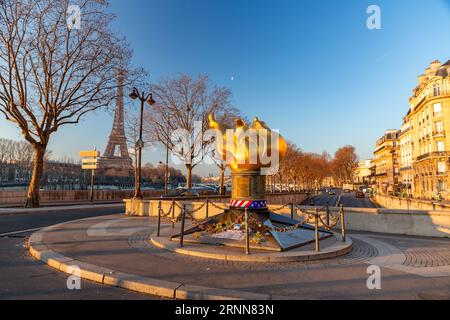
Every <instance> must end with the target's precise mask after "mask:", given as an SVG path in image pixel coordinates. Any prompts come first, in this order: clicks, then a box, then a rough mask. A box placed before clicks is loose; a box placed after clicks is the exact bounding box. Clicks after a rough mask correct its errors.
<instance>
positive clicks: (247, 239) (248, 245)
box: [245, 208, 250, 255]
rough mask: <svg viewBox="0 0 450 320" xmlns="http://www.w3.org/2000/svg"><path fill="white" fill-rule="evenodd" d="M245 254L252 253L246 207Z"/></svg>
mask: <svg viewBox="0 0 450 320" xmlns="http://www.w3.org/2000/svg"><path fill="white" fill-rule="evenodd" d="M245 254H247V255H249V254H250V230H249V226H248V209H247V208H246V209H245Z"/></svg>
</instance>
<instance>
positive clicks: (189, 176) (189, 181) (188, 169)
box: [186, 164, 192, 191]
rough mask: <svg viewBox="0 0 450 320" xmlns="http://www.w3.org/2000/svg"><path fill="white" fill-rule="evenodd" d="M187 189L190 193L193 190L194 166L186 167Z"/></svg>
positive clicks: (188, 165)
mask: <svg viewBox="0 0 450 320" xmlns="http://www.w3.org/2000/svg"><path fill="white" fill-rule="evenodd" d="M186 189H188V191H190V190H191V189H192V165H190V164H187V165H186Z"/></svg>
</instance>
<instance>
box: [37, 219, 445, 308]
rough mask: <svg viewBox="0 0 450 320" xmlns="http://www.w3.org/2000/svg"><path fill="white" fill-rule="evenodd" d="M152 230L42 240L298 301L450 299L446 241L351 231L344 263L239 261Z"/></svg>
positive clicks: (107, 228) (138, 226)
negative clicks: (205, 254)
mask: <svg viewBox="0 0 450 320" xmlns="http://www.w3.org/2000/svg"><path fill="white" fill-rule="evenodd" d="M155 224H156V220H155V219H152V218H129V217H124V216H122V215H114V216H107V217H98V218H91V219H86V220H80V221H74V222H71V223H68V224H65V225H63V226H61V227H59V228H56V229H54V230H52V231H51V232H49V233H46V234H45V236H44V239H43V240H44V243H45V245H46V246H48V247H49V248H50V249H52V250H54V251H56V252H59V253H61V254H63V255H65V256H67V257H71V258H74V259H77V260H80V261H82V262H86V263H91V264H94V265H98V266H101V267H106V268H111V269H113V270H118V271H121V272H126V273H131V274H136V275H141V276H147V277H152V278H157V279H161V280H168V281H176V282H181V283H184V284H192V285H199V286H207V287H214V288H223V289H234V290H241V291H248V292H256V293H265V294H271V295H272V296H274V297H276V296H284V297H292V298H296V299H450V261H449V258H450V240H448V239H430V238H421V237H406V236H392V235H381V234H371V233H350V237H351V238H352V240H353V244H354V246H353V251H352V252H351V253H350V254H348V255H346V256H343V257H339V258H334V259H331V260H325V261H316V262H295V263H286V262H285V263H270V264H268V263H243V262H229V261H220V260H208V259H201V258H193V257H189V256H183V255H178V254H175V253H172V252H168V251H164V250H161V249H157V248H155V247H154V246H152V245H151V244H150V243H149V241H148V239H149V238H150V235H151V234H152V233H154V231H155ZM177 230H178V229H177ZM188 245H189V244H187V245H186V246H188ZM374 264H375V265H378V266H380V267H381V271H382V290H369V289H368V288H367V285H366V283H367V279H368V277H369V275H368V273H367V268H368V267H369V265H374Z"/></svg>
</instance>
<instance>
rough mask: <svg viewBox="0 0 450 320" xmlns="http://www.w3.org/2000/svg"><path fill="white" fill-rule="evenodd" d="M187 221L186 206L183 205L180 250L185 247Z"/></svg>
mask: <svg viewBox="0 0 450 320" xmlns="http://www.w3.org/2000/svg"><path fill="white" fill-rule="evenodd" d="M185 220H186V205H183V209H182V211H181V233H180V248H183V245H184V223H185Z"/></svg>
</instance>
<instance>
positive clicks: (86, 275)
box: [27, 221, 279, 300]
mask: <svg viewBox="0 0 450 320" xmlns="http://www.w3.org/2000/svg"><path fill="white" fill-rule="evenodd" d="M72 222H73V221H72ZM64 224H67V223H64ZM64 224H59V225H55V226H52V227H49V228H46V229H43V230H41V231H39V232H36V233H34V234H32V235H31V236H30V238H29V240H28V243H27V246H28V251H29V252H30V254H31V255H32V256H33V257H34V258H36V259H37V260H40V261H42V262H44V263H45V264H47V265H48V266H50V267H52V268H54V269H56V270H58V271H61V272H64V273H66V274H70V275H76V276H79V277H80V278H82V279H86V280H90V281H93V282H97V283H100V284H104V285H108V286H112V287H119V288H122V289H127V290H130V291H135V292H140V293H144V294H150V295H154V296H158V297H162V298H169V299H180V300H271V296H270V295H267V294H259V293H252V292H246V291H238V290H229V289H217V288H208V287H200V286H194V285H188V284H183V283H178V282H170V281H165V280H160V279H155V278H149V277H142V276H139V275H133V274H126V273H122V272H116V271H114V270H110V269H107V268H104V267H99V266H96V265H93V264H89V263H85V262H81V261H78V260H75V259H72V258H69V257H66V256H64V255H62V254H60V253H58V252H55V251H53V250H51V249H49V248H48V247H47V246H46V245H45V244H44V243H43V236H44V234H45V232H47V231H50V230H53V229H55V228H57V227H59V226H62V225H64ZM77 273H79V274H77ZM278 298H279V297H278Z"/></svg>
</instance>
